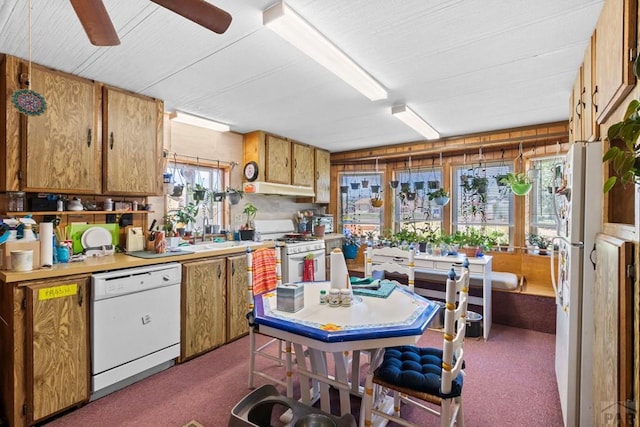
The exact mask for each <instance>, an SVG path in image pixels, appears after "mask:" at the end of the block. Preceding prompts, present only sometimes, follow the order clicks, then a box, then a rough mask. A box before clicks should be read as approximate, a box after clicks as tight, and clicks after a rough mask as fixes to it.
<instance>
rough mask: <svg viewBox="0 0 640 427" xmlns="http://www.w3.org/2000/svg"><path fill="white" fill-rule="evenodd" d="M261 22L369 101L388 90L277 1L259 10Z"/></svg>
mask: <svg viewBox="0 0 640 427" xmlns="http://www.w3.org/2000/svg"><path fill="white" fill-rule="evenodd" d="M262 23H263V25H265V26H266V27H269V28H270V29H271V30H273V31H274V32H275V33H276V34H278V35H279V36H280V37H282V38H283V39H285V40H286V41H288V42H289V43H291V44H292V45H294V46H295V47H297V48H298V49H300V50H301V51H302V52H303V53H305V54H306V55H308V56H310V57H311V58H312V59H314V60H315V61H316V62H318V63H319V64H320V65H322V66H323V67H325V68H326V69H328V70H329V71H331V72H332V73H334V74H335V75H337V76H338V77H340V78H341V79H342V80H344V81H345V82H347V83H348V84H350V85H351V86H353V87H354V88H355V89H357V90H358V91H360V92H361V93H362V94H363V95H364V96H366V97H367V98H369V99H370V100H372V101H376V100H379V99H386V98H387V90H386V89H385V88H384V87H383V86H382V85H381V84H380V83H378V82H377V81H376V80H375V79H374V78H373V77H371V75H369V73H367V72H366V71H365V70H363V69H362V68H361V67H360V66H359V65H358V64H356V63H355V62H353V61H352V60H351V58H349V57H348V56H347V55H346V54H345V53H344V52H342V51H341V50H340V49H338V48H337V47H336V46H335V45H334V44H333V43H331V42H330V41H329V40H328V39H327V38H326V37H324V36H323V35H322V34H320V32H318V30H316V29H315V28H313V27H312V26H311V24H309V23H308V22H307V21H305V20H304V19H303V18H302V17H301V16H300V15H298V14H297V13H295V12H294V11H293V10H292V9H291V8H290V7H289V6H287V5H286V4H285V3H284V1H280V2H278V3H276V4H275V5H273V6H272V7H270V8H269V9H267V10H265V11H264V12H263V13H262Z"/></svg>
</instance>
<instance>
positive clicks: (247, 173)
mask: <svg viewBox="0 0 640 427" xmlns="http://www.w3.org/2000/svg"><path fill="white" fill-rule="evenodd" d="M244 177H245V178H246V179H247V181H249V182H251V181H255V180H256V178H257V177H258V164H257V163H256V162H247V164H246V165H244Z"/></svg>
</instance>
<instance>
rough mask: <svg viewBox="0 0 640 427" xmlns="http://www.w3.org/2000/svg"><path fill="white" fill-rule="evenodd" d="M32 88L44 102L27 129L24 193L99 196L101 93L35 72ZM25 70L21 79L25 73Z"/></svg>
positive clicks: (57, 74) (89, 84) (70, 79)
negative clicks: (39, 112)
mask: <svg viewBox="0 0 640 427" xmlns="http://www.w3.org/2000/svg"><path fill="white" fill-rule="evenodd" d="M32 68H33V69H32V72H31V82H32V85H31V88H32V90H34V91H36V92H38V93H40V94H41V95H42V96H44V98H45V100H46V102H47V109H46V110H45V112H44V113H43V114H42V115H40V116H28V117H27V116H24V119H23V120H25V121H26V123H27V125H26V134H25V135H24V139H23V144H24V145H23V146H24V148H25V149H24V150H22V169H23V183H22V188H23V189H24V190H26V191H48V192H56V193H91V194H95V193H99V192H100V190H101V182H100V177H101V176H102V175H101V173H100V172H101V165H102V161H101V153H102V147H101V141H100V132H99V131H98V112H99V107H98V105H99V104H98V103H99V102H100V91H99V89H98V87H97V85H96V84H94V83H93V82H92V81H90V80H85V79H81V78H79V77H75V76H70V75H66V74H64V73H60V72H56V71H51V70H47V69H45V68H42V67H39V66H35V65H34V66H32ZM26 72H27V70H26V65H23V74H24V73H26Z"/></svg>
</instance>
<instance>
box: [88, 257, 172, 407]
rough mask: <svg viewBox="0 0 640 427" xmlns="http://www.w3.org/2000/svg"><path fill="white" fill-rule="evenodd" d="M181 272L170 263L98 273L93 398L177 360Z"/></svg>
mask: <svg viewBox="0 0 640 427" xmlns="http://www.w3.org/2000/svg"><path fill="white" fill-rule="evenodd" d="M181 273H182V270H181V265H180V264H178V263H167V264H159V265H154V266H149V267H140V268H131V269H125V270H116V271H110V272H107V273H99V274H94V275H93V276H92V280H91V283H92V310H91V313H92V315H91V392H92V397H91V398H92V400H93V399H97V398H99V397H102V396H104V395H106V394H109V393H111V392H113V391H115V390H118V389H119V388H122V387H125V386H127V385H129V384H132V383H133V382H135V381H138V380H140V379H142V378H144V377H147V376H149V375H151V374H153V373H155V372H159V371H161V370H163V369H166V368H168V367H170V366H172V365H173V364H174V360H175V358H176V357H178V356H179V355H180V280H181V276H182V274H181Z"/></svg>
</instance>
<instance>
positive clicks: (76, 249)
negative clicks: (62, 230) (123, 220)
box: [67, 224, 120, 254]
mask: <svg viewBox="0 0 640 427" xmlns="http://www.w3.org/2000/svg"><path fill="white" fill-rule="evenodd" d="M91 227H100V228H104V229H106V230H108V231H109V233H111V244H112V245H114V246H117V245H118V243H119V242H120V227H119V226H118V224H69V225H67V239H68V240H71V241H72V242H73V246H72V249H73V253H74V254H79V253H82V251H83V250H84V248H83V247H82V242H81V240H80V239H82V233H84V232H85V231H87V230H88V229H90V228H91Z"/></svg>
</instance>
